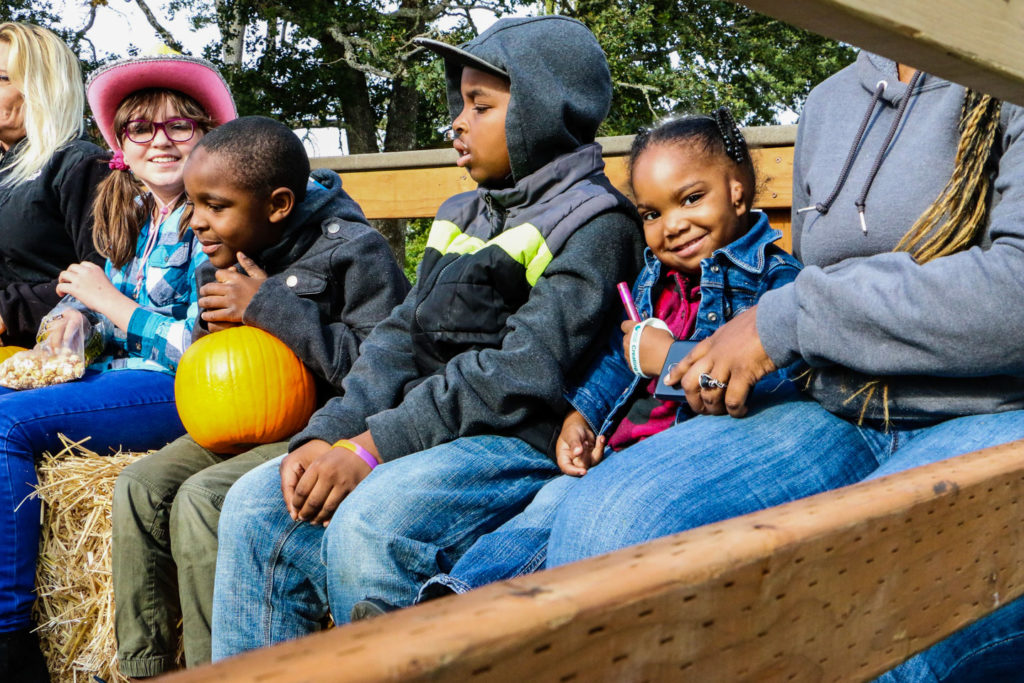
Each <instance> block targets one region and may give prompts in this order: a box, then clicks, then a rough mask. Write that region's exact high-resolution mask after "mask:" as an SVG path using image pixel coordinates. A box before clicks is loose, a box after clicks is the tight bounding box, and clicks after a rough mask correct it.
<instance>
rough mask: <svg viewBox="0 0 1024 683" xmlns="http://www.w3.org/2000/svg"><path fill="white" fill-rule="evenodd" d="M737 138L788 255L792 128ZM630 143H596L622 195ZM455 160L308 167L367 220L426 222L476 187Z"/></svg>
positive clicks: (396, 159) (418, 156)
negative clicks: (334, 176)
mask: <svg viewBox="0 0 1024 683" xmlns="http://www.w3.org/2000/svg"><path fill="white" fill-rule="evenodd" d="M743 132H744V135H745V137H746V138H747V143H748V144H749V145H750V147H751V153H752V154H751V156H752V157H753V159H754V165H755V167H756V168H757V172H758V194H757V198H756V200H755V202H754V204H755V206H756V207H757V208H759V209H763V210H764V211H766V212H767V213H768V216H769V219H770V220H771V223H772V225H773V226H774V227H776V228H777V229H779V230H781V231H782V232H783V235H784V236H783V238H782V239H781V240H780V245H781V246H782V247H783V248H784V249H786V250H787V251H789V250H790V249H791V245H792V241H791V238H790V234H789V226H790V218H789V212H790V210H789V207H790V205H791V204H792V199H793V142H794V141H795V139H796V126H755V127H750V128H745V129H744V131H743ZM632 140H633V136H631V135H626V136H620V137H612V138H599V139H598V142H600V143H601V146H602V147H603V148H604V158H605V166H606V172H607V174H608V177H609V179H611V181H612V183H614V184H615V185H616V187H618V188H619V189H621V190H622V191H623V192H625V193H626V194H629V188H628V180H629V179H628V177H627V171H626V155H627V154H628V152H629V145H630V143H631V142H632ZM456 158H457V155H456V153H455V150H454V149H451V148H447V149H431V150H419V151H415V152H394V153H390V154H353V155H351V156H342V157H321V158H318V159H313V160H312V164H313V167H314V168H330V169H332V170H335V171H337V172H338V173H340V174H341V177H342V182H343V184H344V187H345V190H346V191H347V192H348V193H349V194H350V195H352V198H353V199H355V200H356V201H357V202H359V205H360V206H361V207H362V208H363V212H364V213H365V214H366V216H367V218H374V219H376V218H431V217H433V216H434V214H435V213H437V207H439V206H440V205H441V202H443V201H444V200H446V199H448V198H449V197H451V196H452V195H454V194H458V193H459V192H466V191H468V190H472V189H473V188H475V187H476V183H474V182H473V180H472V179H471V178H470V177H469V174H468V173H467V172H466V171H465V169H462V168H459V167H457V166H456V165H455V159H456Z"/></svg>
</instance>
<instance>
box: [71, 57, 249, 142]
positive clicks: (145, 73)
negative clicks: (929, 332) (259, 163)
mask: <svg viewBox="0 0 1024 683" xmlns="http://www.w3.org/2000/svg"><path fill="white" fill-rule="evenodd" d="M85 88H86V96H87V97H88V99H89V107H90V108H91V109H92V113H93V116H95V117H96V125H97V126H98V127H99V129H100V133H102V134H103V139H104V140H106V141H107V144H108V145H110V149H112V150H115V151H117V150H119V149H120V148H121V146H120V145H119V144H118V142H117V135H116V133H115V131H114V114H115V113H116V112H117V108H118V106H119V105H120V104H121V102H123V101H124V98H126V97H128V95H130V94H132V93H133V92H135V91H136V90H143V89H146V88H165V89H167V90H177V91H178V92H181V93H184V94H186V95H188V96H189V97H191V98H192V99H194V100H195V101H196V102H198V103H199V105H200V106H202V108H203V109H204V110H205V111H206V113H207V114H208V115H209V116H210V118H212V119H213V120H214V121H215V122H216V123H217V125H220V124H222V123H226V122H228V121H231V120H232V119H235V118H237V117H238V113H237V111H236V110H235V101H234V99H232V97H231V90H230V89H229V88H228V84H227V82H226V81H225V80H224V77H223V76H221V75H220V72H219V71H217V68H216V67H215V66H214V65H213V64H212V63H210V62H208V61H206V60H205V59H199V58H198V57H188V56H186V55H178V54H161V55H147V56H145V57H132V58H129V59H120V60H117V61H114V62H111V63H109V64H106V65H104V66H102V67H100V68H99V69H97V70H96V71H94V72H93V73H92V75H91V76H89V81H88V83H86V86H85Z"/></svg>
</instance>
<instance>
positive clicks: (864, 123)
mask: <svg viewBox="0 0 1024 683" xmlns="http://www.w3.org/2000/svg"><path fill="white" fill-rule="evenodd" d="M920 79H921V72H920V71H916V72H914V75H913V76H912V77H911V79H910V83H909V84H908V85H907V92H906V95H905V96H904V97H903V100H902V101H901V102H900V106H899V109H898V110H897V112H896V119H895V120H894V121H893V122H892V126H890V127H889V132H888V134H887V135H886V136H885V142H884V143H883V144H882V147H881V149H880V150H879V152H878V156H877V157H875V163H874V164H873V165H872V167H871V173H869V174H868V179H867V181H866V182H865V183H864V188H863V189H862V190H861V192H860V196H858V197H857V201H856V202H854V205H855V206H856V207H857V213H858V215H859V216H860V229H861V232H863V233H864V234H865V235H867V234H868V228H867V223H866V222H865V220H864V207H865V206H866V205H867V197H868V192H870V190H871V185H872V183H874V182H875V176H876V175H878V170H879V169H880V168H881V167H882V160H883V159H884V158H885V153H886V151H887V150H888V149H889V145H890V143H892V139H893V138H894V137H895V136H896V131H897V129H898V128H899V126H900V122H901V121H902V120H903V115H904V113H905V112H906V110H907V105H908V103H909V102H910V95H911V93H913V91H914V87H915V86H916V85H917V82H918V81H919V80H920ZM888 85H889V84H888V83H887V82H885V81H879V82H878V85H876V86H875V91H874V92H873V93H872V95H871V103H870V104H869V105H868V109H867V111H866V112H864V118H863V120H861V122H860V128H859V129H858V130H857V137H856V138H855V139H854V141H853V144H852V145H851V146H850V153H849V154H848V155H847V157H846V162H845V163H844V164H843V169H842V171H840V172H839V178H838V179H837V180H836V184H835V187H833V188H832V192H830V193H829V195H828V198H827V199H826V200H825V201H824V202H819V203H817V204H814V205H813V206H807V207H804V208H802V209H798V210H797V213H804V212H806V211H811V210H814V211H817V212H818V213H821V214H826V213H828V210H829V209H830V208H831V207H832V204H833V202H835V200H836V197H838V196H839V193H840V192H841V191H842V189H843V186H844V185H846V181H847V179H848V178H849V176H850V169H851V168H852V167H853V161H854V159H855V158H856V156H857V150H858V149H859V147H860V144H861V141H862V140H863V139H864V133H865V131H866V130H867V127H868V122H869V121H870V120H871V115H872V114H873V113H874V111H875V105H876V104H878V100H879V99H880V98H881V97H882V94H883V93H885V89H886V87H888Z"/></svg>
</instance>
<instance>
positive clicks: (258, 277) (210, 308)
mask: <svg viewBox="0 0 1024 683" xmlns="http://www.w3.org/2000/svg"><path fill="white" fill-rule="evenodd" d="M237 258H238V264H239V265H240V266H242V269H243V270H245V275H243V274H242V273H239V272H238V271H237V270H235V269H234V268H221V269H219V270H218V271H217V274H216V278H217V281H216V282H210V283H208V284H205V285H203V287H202V289H200V290H199V295H200V299H199V307H200V308H203V309H205V310H204V311H203V313H202V318H203V320H205V321H207V323H208V326H209V328H210V330H211V331H216V330H217V329H221V328H222V327H223V326H222V325H221V324H222V323H241V322H242V314H243V313H245V309H246V307H247V306H248V305H249V302H250V301H252V298H253V297H254V296H256V291H257V290H258V289H259V288H260V285H262V284H263V281H264V280H266V279H267V274H266V272H265V271H264V270H263V269H262V268H260V267H259V266H257V265H256V262H255V261H253V260H252V259H251V258H249V257H248V256H246V255H245V254H243V253H242V252H238V254H237ZM210 323H212V324H210ZM228 327H230V325H228Z"/></svg>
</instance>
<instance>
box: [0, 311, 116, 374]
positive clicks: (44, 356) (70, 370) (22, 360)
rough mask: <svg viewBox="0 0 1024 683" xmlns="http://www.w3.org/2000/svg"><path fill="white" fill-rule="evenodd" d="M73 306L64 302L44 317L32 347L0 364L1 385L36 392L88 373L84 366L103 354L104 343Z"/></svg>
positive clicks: (83, 315) (81, 313)
mask: <svg viewBox="0 0 1024 683" xmlns="http://www.w3.org/2000/svg"><path fill="white" fill-rule="evenodd" d="M73 303H74V300H71V301H62V302H61V303H60V304H58V305H57V307H56V308H54V309H53V310H52V311H50V313H48V314H47V316H46V317H45V318H43V321H42V323H40V325H39V332H38V333H37V334H36V345H35V346H34V347H33V348H31V349H28V350H27V351H21V352H19V353H16V354H14V355H13V356H11V357H10V358H8V359H7V360H5V361H4V362H3V363H0V386H5V387H7V388H9V389H37V388H39V387H47V386H50V385H51V384H61V383H63V382H70V381H72V380H76V379H78V378H80V377H81V376H82V375H83V374H85V367H86V366H87V365H88V364H89V363H90V362H92V361H93V360H95V358H96V357H97V356H98V355H99V353H100V352H102V350H103V341H102V339H101V338H99V337H100V335H99V334H98V333H97V332H96V331H95V330H94V329H93V326H92V323H90V322H89V320H88V319H87V318H86V316H85V314H84V313H83V312H82V311H80V310H78V309H77V308H75V307H74V305H73ZM97 345H98V348H97Z"/></svg>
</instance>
